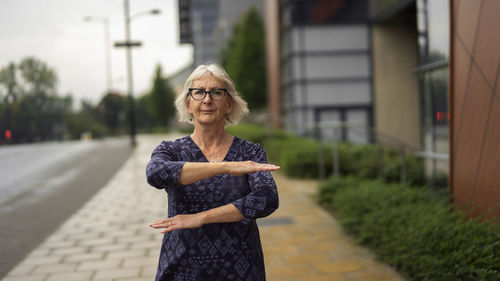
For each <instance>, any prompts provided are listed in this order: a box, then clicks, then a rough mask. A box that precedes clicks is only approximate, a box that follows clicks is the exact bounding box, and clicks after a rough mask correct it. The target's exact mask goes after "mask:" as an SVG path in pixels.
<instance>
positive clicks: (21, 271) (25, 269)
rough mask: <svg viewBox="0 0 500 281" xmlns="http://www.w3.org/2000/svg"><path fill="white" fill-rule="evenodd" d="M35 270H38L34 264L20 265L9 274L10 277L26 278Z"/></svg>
mask: <svg viewBox="0 0 500 281" xmlns="http://www.w3.org/2000/svg"><path fill="white" fill-rule="evenodd" d="M35 268H36V265H34V264H26V263H20V264H18V265H17V266H16V267H14V269H12V270H11V271H10V272H9V275H10V276H25V275H28V274H30V273H31V272H32V271H33V270H34V269H35Z"/></svg>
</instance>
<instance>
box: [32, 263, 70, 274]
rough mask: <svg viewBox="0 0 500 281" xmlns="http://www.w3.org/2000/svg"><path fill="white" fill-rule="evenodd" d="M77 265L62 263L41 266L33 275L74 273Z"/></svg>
mask: <svg viewBox="0 0 500 281" xmlns="http://www.w3.org/2000/svg"><path fill="white" fill-rule="evenodd" d="M75 268H76V264H69V263H60V264H51V265H39V266H37V267H36V269H35V270H34V271H33V274H39V273H56V272H72V271H75Z"/></svg>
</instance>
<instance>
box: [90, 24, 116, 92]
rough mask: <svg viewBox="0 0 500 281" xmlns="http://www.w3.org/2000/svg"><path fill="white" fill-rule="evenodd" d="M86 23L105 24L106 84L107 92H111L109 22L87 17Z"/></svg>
mask: <svg viewBox="0 0 500 281" xmlns="http://www.w3.org/2000/svg"><path fill="white" fill-rule="evenodd" d="M83 20H84V21H87V22H90V21H99V22H102V23H103V24H104V54H105V56H106V83H107V92H108V93H109V92H111V90H112V88H113V82H112V79H111V77H112V75H111V49H110V36H109V20H108V18H104V17H91V16H86V17H85V18H84V19H83Z"/></svg>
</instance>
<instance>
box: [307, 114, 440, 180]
mask: <svg viewBox="0 0 500 281" xmlns="http://www.w3.org/2000/svg"><path fill="white" fill-rule="evenodd" d="M306 127H307V128H309V129H313V130H314V131H315V134H314V135H315V136H316V138H317V139H319V141H320V146H319V147H320V149H319V150H318V170H319V176H320V178H321V179H324V178H325V175H326V170H325V157H326V155H325V152H324V149H323V147H324V145H325V143H327V142H330V143H331V144H332V146H333V149H332V150H333V151H332V166H333V167H332V168H333V171H332V172H333V175H334V176H339V175H340V161H339V143H340V142H341V141H342V140H341V138H340V136H341V130H344V129H349V130H351V131H357V132H361V133H363V134H364V135H365V136H366V138H367V143H373V144H376V145H377V147H378V152H377V161H378V165H377V166H378V170H377V173H378V176H379V177H382V176H383V150H384V148H387V147H392V148H393V149H395V150H397V151H399V155H400V161H401V170H400V182H401V184H402V185H406V184H407V172H408V171H407V165H406V158H407V153H408V152H409V153H411V154H413V155H414V156H416V157H419V158H425V159H434V160H448V155H444V154H437V153H431V152H425V151H421V150H420V149H419V148H417V147H415V146H413V145H411V144H409V143H407V142H405V141H403V140H401V139H398V138H396V137H393V136H391V135H388V134H386V133H384V132H382V131H380V130H377V129H376V128H375V127H372V126H370V125H368V124H365V123H361V122H341V121H327V122H319V123H316V124H313V125H312V126H311V125H309V126H306ZM325 129H332V130H333V138H332V139H330V140H327V139H326V138H325V137H324V135H323V132H324V130H325Z"/></svg>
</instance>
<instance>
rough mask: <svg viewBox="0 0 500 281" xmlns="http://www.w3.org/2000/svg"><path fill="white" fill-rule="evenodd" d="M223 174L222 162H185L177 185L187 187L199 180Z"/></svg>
mask: <svg viewBox="0 0 500 281" xmlns="http://www.w3.org/2000/svg"><path fill="white" fill-rule="evenodd" d="M223 173H225V170H224V162H220V163H204V162H186V163H185V164H184V166H183V167H182V170H181V174H180V175H179V183H180V184H182V185H188V184H191V183H194V182H197V181H199V180H202V179H205V178H209V177H213V176H216V175H219V174H223Z"/></svg>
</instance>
